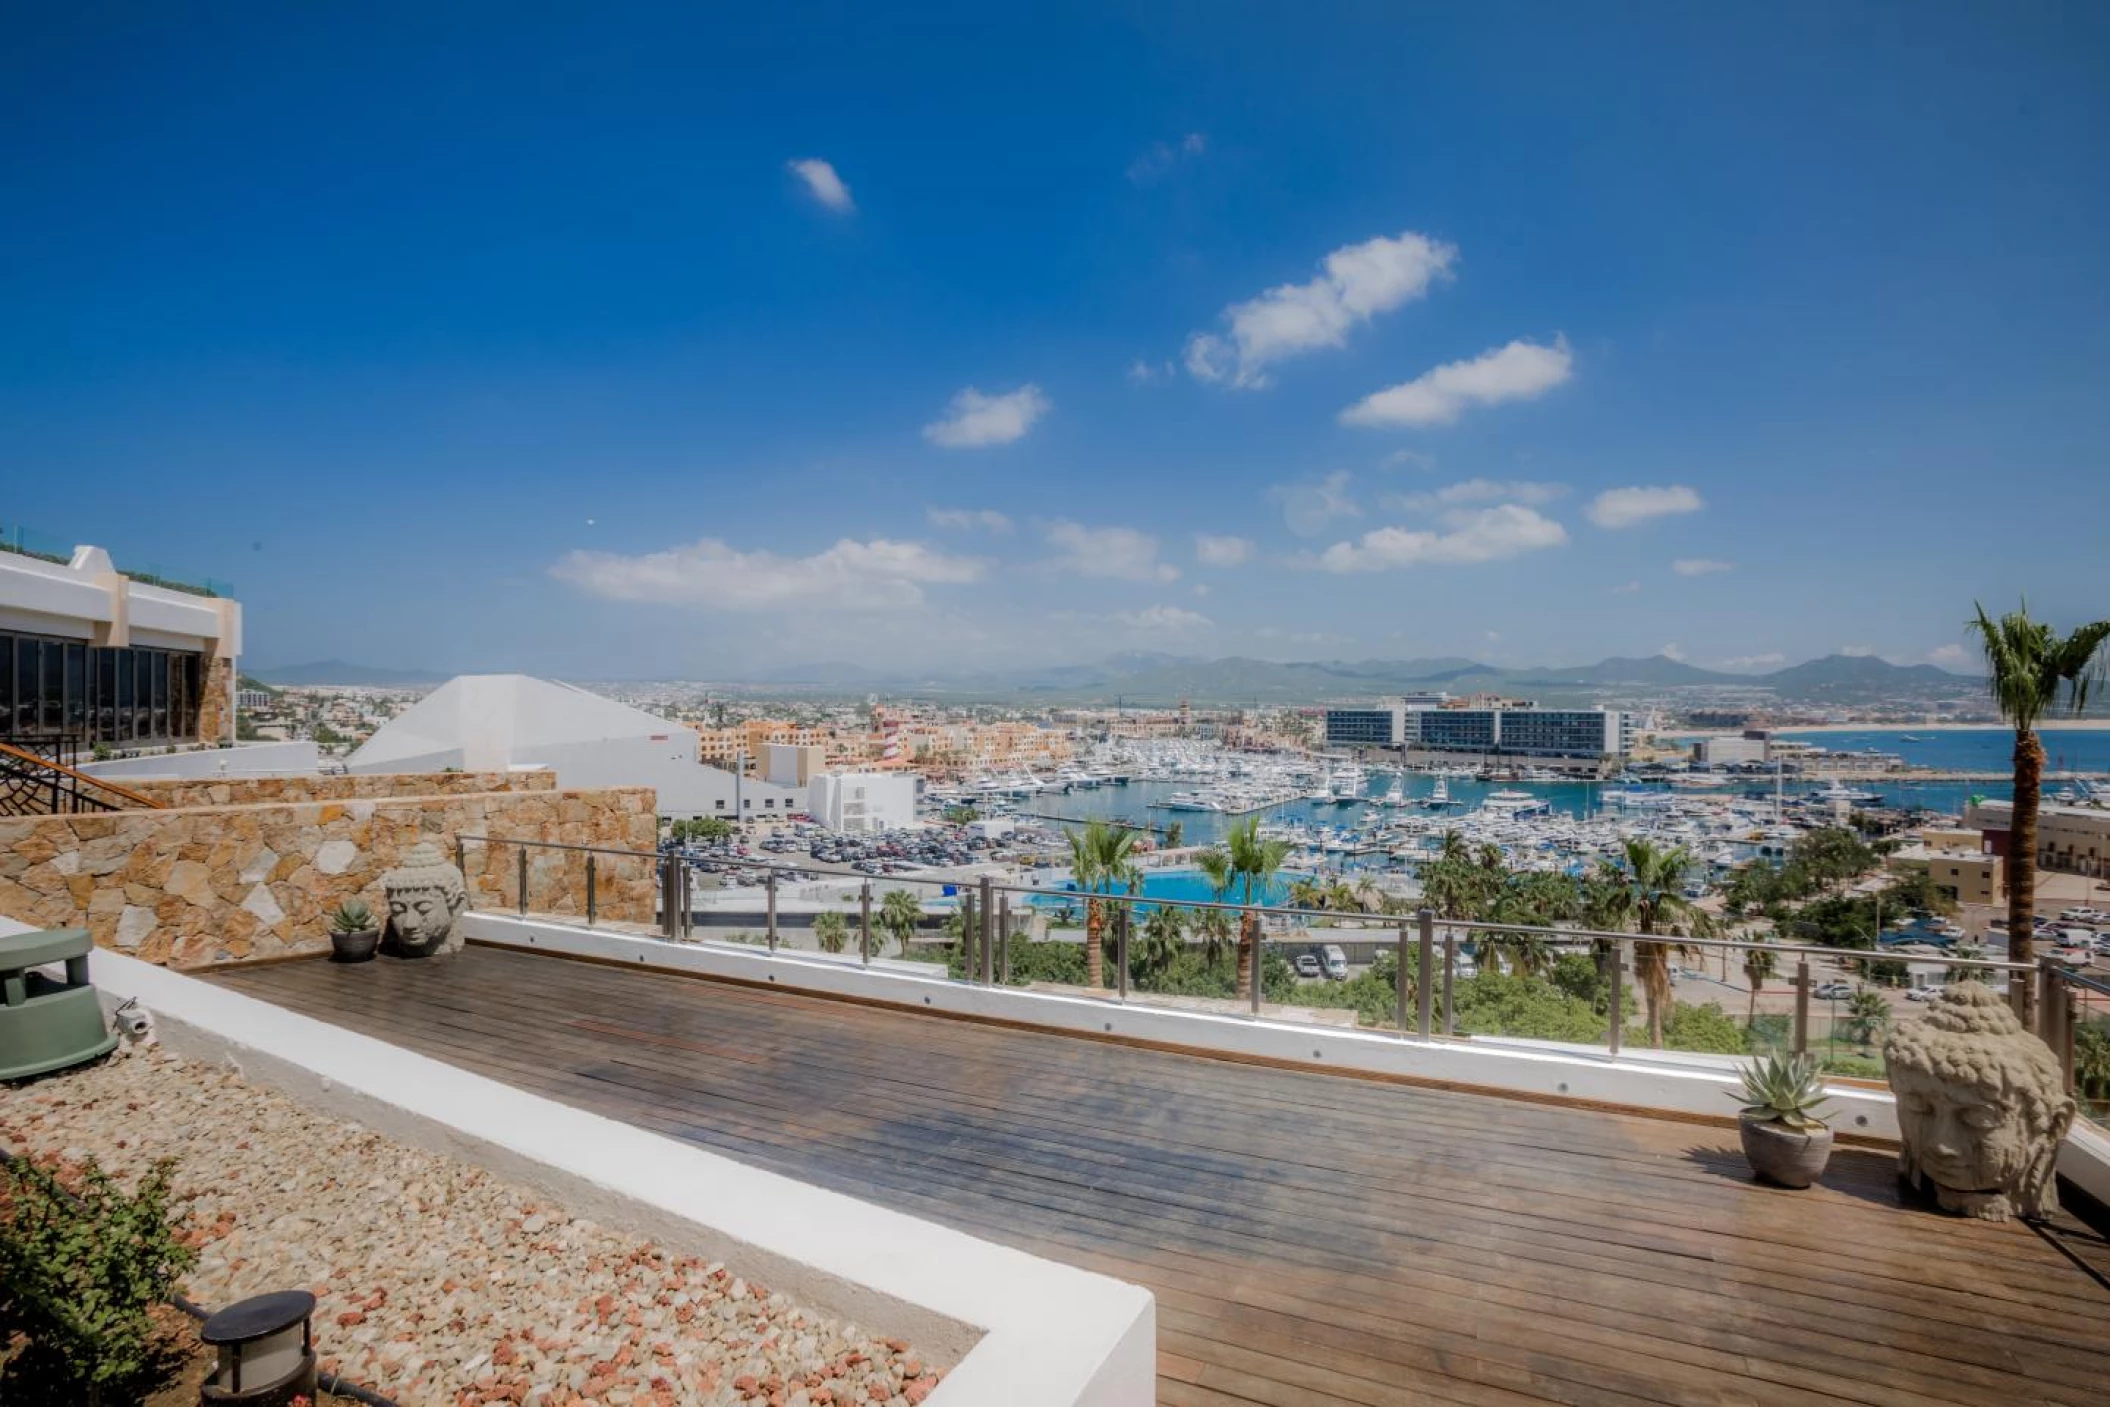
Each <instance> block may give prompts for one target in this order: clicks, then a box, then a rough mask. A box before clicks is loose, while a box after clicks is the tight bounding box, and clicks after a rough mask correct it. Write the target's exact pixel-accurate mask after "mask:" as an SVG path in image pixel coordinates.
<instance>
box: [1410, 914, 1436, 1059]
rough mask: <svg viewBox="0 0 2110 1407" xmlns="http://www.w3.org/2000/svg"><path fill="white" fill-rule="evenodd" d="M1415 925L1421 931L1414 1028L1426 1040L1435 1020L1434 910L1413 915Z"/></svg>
mask: <svg viewBox="0 0 2110 1407" xmlns="http://www.w3.org/2000/svg"><path fill="white" fill-rule="evenodd" d="M1415 920H1416V926H1417V927H1418V928H1419V929H1420V931H1421V937H1420V943H1419V946H1420V949H1421V976H1420V978H1419V979H1418V983H1417V989H1416V992H1415V1003H1414V1005H1415V1008H1416V1013H1415V1014H1416V1020H1417V1021H1418V1023H1419V1025H1418V1026H1417V1027H1416V1029H1417V1030H1418V1031H1419V1032H1420V1034H1421V1038H1422V1039H1423V1040H1427V1039H1428V1038H1429V1036H1430V1034H1431V1029H1430V1028H1431V1027H1432V1026H1434V1024H1435V1020H1436V911H1435V910H1434V909H1423V910H1422V911H1421V912H1420V913H1419V914H1417V915H1415Z"/></svg>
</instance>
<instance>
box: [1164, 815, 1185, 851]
mask: <svg viewBox="0 0 2110 1407" xmlns="http://www.w3.org/2000/svg"><path fill="white" fill-rule="evenodd" d="M1186 840H1187V823H1186V822H1185V821H1167V822H1166V823H1165V848H1166V849H1167V850H1177V849H1179V848H1180V846H1181V845H1183V844H1185V843H1186Z"/></svg>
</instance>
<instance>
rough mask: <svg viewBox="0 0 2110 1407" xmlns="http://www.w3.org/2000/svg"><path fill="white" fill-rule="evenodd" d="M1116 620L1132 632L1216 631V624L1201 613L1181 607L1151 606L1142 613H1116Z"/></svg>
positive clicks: (1141, 611)
mask: <svg viewBox="0 0 2110 1407" xmlns="http://www.w3.org/2000/svg"><path fill="white" fill-rule="evenodd" d="M1114 619H1115V620H1116V621H1119V622H1120V623H1121V624H1122V625H1125V626H1127V627H1128V628H1129V629H1130V630H1151V631H1161V632H1163V633H1165V634H1168V635H1171V634H1178V633H1181V632H1184V631H1190V630H1210V629H1214V628H1215V625H1216V622H1215V621H1213V620H1210V619H1209V618H1208V617H1207V616H1205V615H1203V614H1202V613H1201V612H1200V611H1190V610H1187V609H1186V608H1184V607H1181V606H1149V607H1146V608H1145V609H1143V610H1140V611H1116V612H1115V613H1114Z"/></svg>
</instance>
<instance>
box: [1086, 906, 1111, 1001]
mask: <svg viewBox="0 0 2110 1407" xmlns="http://www.w3.org/2000/svg"><path fill="white" fill-rule="evenodd" d="M1105 924H1106V911H1105V910H1104V909H1102V908H1100V907H1099V901H1098V900H1097V899H1093V900H1090V901H1089V902H1087V903H1086V904H1085V906H1084V985H1085V986H1087V987H1090V988H1091V989H1092V990H1093V991H1097V990H1098V989H1099V988H1101V987H1104V986H1105V985H1106V943H1105V936H1104V929H1105Z"/></svg>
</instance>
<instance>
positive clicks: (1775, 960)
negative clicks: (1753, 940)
mask: <svg viewBox="0 0 2110 1407" xmlns="http://www.w3.org/2000/svg"><path fill="white" fill-rule="evenodd" d="M1779 970H1780V957H1779V955H1778V954H1776V953H1775V952H1774V951H1773V950H1772V949H1771V948H1770V947H1752V948H1746V949H1744V982H1745V984H1746V985H1748V986H1749V987H1750V988H1751V1004H1750V1007H1749V1009H1748V1010H1746V1011H1745V1013H1744V1029H1745V1030H1747V1031H1748V1030H1749V1029H1751V1023H1753V1022H1754V1021H1756V1020H1758V989H1759V988H1760V987H1763V986H1765V985H1766V981H1767V979H1769V978H1770V977H1772V976H1773V974H1774V973H1776V972H1778V971H1779Z"/></svg>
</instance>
